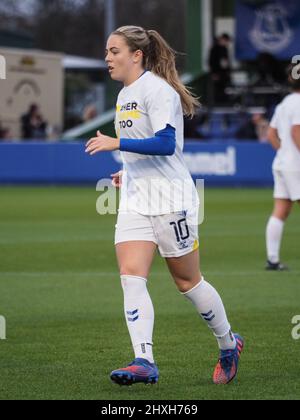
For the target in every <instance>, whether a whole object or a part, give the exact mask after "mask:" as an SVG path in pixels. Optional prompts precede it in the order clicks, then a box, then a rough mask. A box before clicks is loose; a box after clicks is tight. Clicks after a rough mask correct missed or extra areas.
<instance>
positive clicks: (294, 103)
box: [271, 93, 300, 172]
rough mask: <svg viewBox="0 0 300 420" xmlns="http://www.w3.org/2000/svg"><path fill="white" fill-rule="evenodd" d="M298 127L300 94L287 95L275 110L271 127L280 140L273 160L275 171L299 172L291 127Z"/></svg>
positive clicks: (299, 157)
mask: <svg viewBox="0 0 300 420" xmlns="http://www.w3.org/2000/svg"><path fill="white" fill-rule="evenodd" d="M294 125H300V94H299V93H292V94H291V95H288V96H287V97H286V98H285V99H284V100H283V101H282V102H281V104H279V105H278V106H277V108H276V111H275V114H274V116H273V119H272V121H271V127H272V128H275V129H277V131H278V137H279V138H280V140H281V146H280V149H279V150H278V152H277V156H276V158H275V160H274V164H273V169H274V170H277V171H289V172H298V171H299V172H300V150H299V149H298V147H297V146H296V144H295V142H294V140H293V137H292V127H293V126H294Z"/></svg>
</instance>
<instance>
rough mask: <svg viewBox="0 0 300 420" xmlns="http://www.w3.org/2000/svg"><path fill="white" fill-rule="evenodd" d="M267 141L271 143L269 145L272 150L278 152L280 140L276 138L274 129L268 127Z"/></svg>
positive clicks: (276, 133)
mask: <svg viewBox="0 0 300 420" xmlns="http://www.w3.org/2000/svg"><path fill="white" fill-rule="evenodd" d="M268 140H269V142H270V143H271V145H272V146H273V148H274V149H275V150H279V149H280V147H281V141H280V138H279V136H278V131H277V129H276V128H273V127H269V130H268Z"/></svg>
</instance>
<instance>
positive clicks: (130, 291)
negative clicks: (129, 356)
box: [121, 275, 154, 363]
mask: <svg viewBox="0 0 300 420" xmlns="http://www.w3.org/2000/svg"><path fill="white" fill-rule="evenodd" d="M121 282H122V287H123V292H124V312H125V318H126V323H127V327H128V331H129V334H130V338H131V342H132V346H133V349H134V353H135V357H136V358H143V359H147V360H148V361H149V362H150V363H154V360H153V353H152V345H153V342H152V335H153V327H154V309H153V305H152V301H151V298H150V295H149V293H148V290H147V279H144V278H142V277H137V276H127V275H124V276H121Z"/></svg>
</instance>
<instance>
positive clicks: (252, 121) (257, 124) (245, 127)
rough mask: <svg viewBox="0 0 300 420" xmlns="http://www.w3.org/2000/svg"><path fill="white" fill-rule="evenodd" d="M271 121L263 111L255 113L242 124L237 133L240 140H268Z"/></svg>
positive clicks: (262, 141)
mask: <svg viewBox="0 0 300 420" xmlns="http://www.w3.org/2000/svg"><path fill="white" fill-rule="evenodd" d="M268 128H269V121H268V120H267V119H266V117H265V115H264V114H262V113H256V114H253V115H252V116H251V117H250V118H248V119H247V120H246V122H244V124H242V126H241V127H240V128H239V129H238V131H237V133H236V138H237V139H239V140H253V141H259V142H261V143H264V142H267V141H268Z"/></svg>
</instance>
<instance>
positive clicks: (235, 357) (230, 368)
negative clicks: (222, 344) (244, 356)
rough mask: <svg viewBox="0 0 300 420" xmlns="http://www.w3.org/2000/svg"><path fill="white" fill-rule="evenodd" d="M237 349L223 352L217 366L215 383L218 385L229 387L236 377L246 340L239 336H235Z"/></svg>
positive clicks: (214, 377)
mask: <svg viewBox="0 0 300 420" xmlns="http://www.w3.org/2000/svg"><path fill="white" fill-rule="evenodd" d="M234 337H235V339H236V348H235V349H234V350H221V356H220V359H219V362H218V364H217V366H216V369H215V372H214V376H213V381H214V383H215V384H216V385H227V384H229V383H230V382H231V381H233V379H234V378H235V377H236V375H237V372H238V365H239V360H240V356H241V353H242V351H243V348H244V340H243V338H242V337H240V336H239V335H238V334H234Z"/></svg>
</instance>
